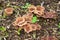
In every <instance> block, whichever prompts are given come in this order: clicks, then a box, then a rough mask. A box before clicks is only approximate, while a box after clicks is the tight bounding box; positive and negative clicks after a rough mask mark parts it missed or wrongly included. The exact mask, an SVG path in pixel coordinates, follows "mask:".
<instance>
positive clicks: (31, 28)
mask: <svg viewBox="0 0 60 40" xmlns="http://www.w3.org/2000/svg"><path fill="white" fill-rule="evenodd" d="M40 29H41V26H40V25H38V24H32V23H27V24H26V25H24V30H25V32H27V33H30V32H32V31H36V30H40Z"/></svg>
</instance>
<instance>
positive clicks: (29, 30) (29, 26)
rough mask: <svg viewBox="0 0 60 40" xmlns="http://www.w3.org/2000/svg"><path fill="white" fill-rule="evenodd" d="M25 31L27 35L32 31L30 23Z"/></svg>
mask: <svg viewBox="0 0 60 40" xmlns="http://www.w3.org/2000/svg"><path fill="white" fill-rule="evenodd" d="M24 31H25V32H27V33H29V32H31V31H32V27H31V25H30V24H29V23H28V24H27V25H25V26H24Z"/></svg>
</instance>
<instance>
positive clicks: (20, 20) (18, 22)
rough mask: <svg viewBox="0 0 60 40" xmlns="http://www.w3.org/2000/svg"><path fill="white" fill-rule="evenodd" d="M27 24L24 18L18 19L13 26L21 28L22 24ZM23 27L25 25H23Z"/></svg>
mask: <svg viewBox="0 0 60 40" xmlns="http://www.w3.org/2000/svg"><path fill="white" fill-rule="evenodd" d="M24 22H25V19H24V18H22V17H17V18H16V20H15V21H14V22H13V25H14V26H20V24H22V23H24ZM21 26H23V25H21Z"/></svg>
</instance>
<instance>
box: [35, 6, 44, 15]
mask: <svg viewBox="0 0 60 40" xmlns="http://www.w3.org/2000/svg"><path fill="white" fill-rule="evenodd" d="M44 10H45V8H44V7H43V6H36V10H35V11H34V13H35V14H37V15H38V16H42V15H43V14H44Z"/></svg>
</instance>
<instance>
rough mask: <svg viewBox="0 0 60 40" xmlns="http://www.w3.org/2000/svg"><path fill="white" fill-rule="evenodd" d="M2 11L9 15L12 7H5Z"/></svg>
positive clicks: (11, 12)
mask: <svg viewBox="0 0 60 40" xmlns="http://www.w3.org/2000/svg"><path fill="white" fill-rule="evenodd" d="M4 11H5V13H6V14H7V15H11V14H13V11H14V9H13V8H11V7H9V8H6V9H5V10H4Z"/></svg>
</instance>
